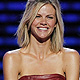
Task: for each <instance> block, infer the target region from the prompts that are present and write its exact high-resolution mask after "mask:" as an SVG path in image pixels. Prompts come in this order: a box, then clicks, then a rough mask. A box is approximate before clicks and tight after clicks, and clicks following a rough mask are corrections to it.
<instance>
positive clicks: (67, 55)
mask: <svg viewBox="0 0 80 80" xmlns="http://www.w3.org/2000/svg"><path fill="white" fill-rule="evenodd" d="M63 52H64V57H65V58H71V57H72V58H79V53H78V52H77V51H76V50H74V49H70V48H64V49H63Z"/></svg>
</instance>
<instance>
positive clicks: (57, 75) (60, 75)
mask: <svg viewBox="0 0 80 80" xmlns="http://www.w3.org/2000/svg"><path fill="white" fill-rule="evenodd" d="M36 76H37V77H39V76H40V77H49V76H50V77H51V76H52V77H53V76H54V77H62V78H63V79H66V77H65V76H63V75H62V74H43V75H24V76H22V77H20V78H19V80H20V79H21V78H23V77H36Z"/></svg>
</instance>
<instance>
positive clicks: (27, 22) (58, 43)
mask: <svg viewBox="0 0 80 80" xmlns="http://www.w3.org/2000/svg"><path fill="white" fill-rule="evenodd" d="M45 4H51V5H52V6H53V7H54V8H55V10H56V18H57V22H56V28H55V29H54V31H53V33H52V36H51V50H53V51H54V52H58V51H60V50H62V48H63V34H64V25H63V20H62V17H61V8H60V4H59V1H58V0H29V1H28V2H27V4H26V9H25V11H24V14H23V17H22V19H21V22H20V24H19V27H18V30H17V37H18V44H19V46H20V47H26V46H28V44H29V41H30V26H31V24H32V22H33V20H34V19H35V17H36V15H37V12H38V11H39V9H40V8H41V7H42V6H43V5H45Z"/></svg>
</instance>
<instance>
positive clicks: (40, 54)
mask: <svg viewBox="0 0 80 80" xmlns="http://www.w3.org/2000/svg"><path fill="white" fill-rule="evenodd" d="M28 49H29V53H32V54H34V55H35V56H36V57H37V58H38V59H44V58H45V57H46V56H47V55H48V54H49V53H51V51H50V39H48V40H47V41H46V42H43V43H40V42H39V41H37V40H36V39H35V38H34V36H33V35H31V38H30V44H29V48H28Z"/></svg>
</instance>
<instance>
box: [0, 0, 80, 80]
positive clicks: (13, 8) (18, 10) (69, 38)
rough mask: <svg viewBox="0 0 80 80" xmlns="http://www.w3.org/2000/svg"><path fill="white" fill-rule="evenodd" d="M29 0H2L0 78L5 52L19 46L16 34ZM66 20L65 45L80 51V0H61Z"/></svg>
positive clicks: (1, 78) (0, 12)
mask: <svg viewBox="0 0 80 80" xmlns="http://www.w3.org/2000/svg"><path fill="white" fill-rule="evenodd" d="M26 2H27V0H0V80H4V79H3V64H2V59H3V55H4V54H5V52H7V51H9V50H14V49H17V48H19V47H18V44H17V39H16V36H14V34H15V32H16V30H17V28H18V25H19V22H20V19H21V16H22V14H23V11H24V9H25V4H26ZM60 4H61V8H62V17H63V20H64V28H65V33H64V41H65V43H64V46H65V47H68V48H72V49H75V50H77V51H78V52H79V53H80V1H79V0H75V1H72V0H71V1H70V0H60Z"/></svg>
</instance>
